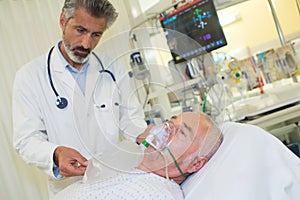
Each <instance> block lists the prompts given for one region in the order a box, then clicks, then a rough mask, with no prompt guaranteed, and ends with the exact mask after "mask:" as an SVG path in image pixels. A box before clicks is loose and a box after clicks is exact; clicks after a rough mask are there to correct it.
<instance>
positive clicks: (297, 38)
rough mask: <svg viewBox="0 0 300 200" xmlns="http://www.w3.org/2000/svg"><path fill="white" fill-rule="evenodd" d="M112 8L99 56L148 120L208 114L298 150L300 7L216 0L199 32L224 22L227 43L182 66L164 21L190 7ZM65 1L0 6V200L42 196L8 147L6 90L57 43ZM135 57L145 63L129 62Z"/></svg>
mask: <svg viewBox="0 0 300 200" xmlns="http://www.w3.org/2000/svg"><path fill="white" fill-rule="evenodd" d="M203 1H204V0H203ZM111 2H112V3H113V4H114V6H115V7H116V8H117V10H118V12H119V18H118V20H117V22H116V23H115V24H114V25H113V26H112V27H111V28H110V29H108V30H107V32H106V33H105V34H104V36H103V38H102V41H101V42H100V45H99V48H98V49H97V50H100V49H101V50H104V51H106V52H108V53H111V55H112V56H114V58H115V59H117V60H119V61H121V62H122V63H123V66H122V67H127V68H128V70H129V72H130V73H129V75H130V76H132V81H133V83H134V86H135V87H136V93H137V95H138V97H139V100H140V102H141V104H143V108H144V111H145V115H146V120H154V121H163V120H165V119H167V118H168V117H170V116H172V115H173V114H177V113H178V112H182V111H183V110H196V111H199V110H200V111H201V110H202V111H203V110H205V111H207V112H209V114H211V115H212V116H213V117H215V118H216V120H221V121H240V122H242V123H249V124H255V125H258V126H260V127H262V128H264V129H266V130H268V131H269V132H270V133H271V134H274V135H275V136H276V137H278V138H279V139H280V140H282V142H284V143H285V144H286V145H289V144H296V148H295V149H291V150H294V151H295V153H297V145H298V144H297V143H300V142H299V121H300V117H299V116H300V107H299V106H300V105H299V102H300V76H299V75H300V71H299V70H300V69H299V68H300V8H299V6H300V5H299V4H300V1H299V0H244V1H226V0H224V1H222V0H214V4H215V7H216V10H217V14H218V17H219V21H217V22H214V23H215V24H212V23H211V22H209V24H205V25H207V26H211V25H212V26H214V27H216V28H215V30H217V29H218V26H219V25H221V26H220V27H219V28H221V30H222V32H223V34H224V36H225V39H226V40H224V41H223V43H222V44H221V45H220V47H218V48H215V49H212V50H211V51H210V52H209V53H206V54H205V55H203V54H201V55H199V56H198V57H196V58H195V57H193V58H190V57H189V56H187V59H183V60H184V61H180V60H178V62H174V61H172V59H173V58H176V55H172V54H171V52H170V48H171V47H170V46H168V42H169V41H167V39H166V35H167V34H166V32H164V30H163V29H162V20H163V19H164V18H166V16H168V14H169V13H171V12H172V11H174V9H175V8H177V9H180V8H181V7H182V6H184V4H185V3H189V4H191V3H194V2H196V0H195V1H194V2H193V1H192V0H186V1H185V2H184V1H180V0H164V1H159V0H129V1H125V0H111ZM62 4H63V0H55V1H53V0H0V16H1V17H0V41H1V42H0V44H1V50H0V51H1V53H0V70H1V73H0V76H1V78H0V91H1V98H0V102H1V112H0V134H1V140H0V146H1V150H0V155H1V156H0V158H1V164H0V166H1V170H0V173H1V174H0V199H30V200H34V199H36V200H38V199H39V200H40V199H46V198H47V186H46V183H45V177H44V174H42V172H40V171H39V170H37V169H36V168H34V167H31V166H28V165H27V164H26V163H25V162H24V161H22V160H21V159H20V157H19V156H18V155H17V154H16V153H15V151H14V149H13V147H12V137H13V130H12V114H11V113H12V112H11V111H12V108H11V106H12V105H11V101H12V87H13V80H14V76H15V73H16V71H17V70H18V69H19V68H20V67H21V66H22V65H23V64H25V63H27V62H28V61H30V60H31V59H33V58H35V57H37V56H39V55H41V54H43V53H45V52H47V51H48V50H49V49H50V47H51V46H53V45H54V44H55V43H56V42H57V41H58V40H59V39H60V37H61V30H60V28H59V23H58V20H59V14H60V11H61V7H62ZM168 34H169V35H171V31H170V32H168ZM210 34H211V35H212V36H214V35H213V34H214V33H213V32H212V33H210ZM211 35H209V36H211ZM225 41H226V42H225ZM192 42H193V41H192ZM217 42H218V41H217ZM205 47H207V48H204V50H206V49H209V48H210V46H209V45H208V46H205ZM195 48H196V47H195ZM197 48H198V47H197ZM199 49H201V50H203V48H202V47H200V48H199ZM97 50H96V51H97ZM136 52H138V53H139V56H140V57H141V58H142V62H141V63H134V60H130V55H133V53H136ZM178 53H180V51H179V52H178ZM135 55H136V54H135ZM172 56H174V57H172ZM175 60H176V59H175ZM135 65H138V66H135ZM204 65H206V66H204ZM207 66H209V67H207ZM120 67H121V66H120ZM136 67H138V68H136Z"/></svg>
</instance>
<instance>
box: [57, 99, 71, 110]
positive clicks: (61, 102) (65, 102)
mask: <svg viewBox="0 0 300 200" xmlns="http://www.w3.org/2000/svg"><path fill="white" fill-rule="evenodd" d="M56 106H57V107H58V108H59V109H64V108H66V107H67V106H68V100H67V99H66V98H64V97H59V98H57V99H56Z"/></svg>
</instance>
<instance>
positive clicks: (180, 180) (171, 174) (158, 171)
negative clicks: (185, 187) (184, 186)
mask: <svg viewBox="0 0 300 200" xmlns="http://www.w3.org/2000/svg"><path fill="white" fill-rule="evenodd" d="M137 169H139V170H142V171H145V172H148V173H153V174H156V175H158V176H161V177H164V178H167V177H166V169H165V167H163V168H159V169H156V170H154V169H152V167H151V165H150V166H149V165H146V164H145V163H144V162H141V163H140V165H139V166H137ZM186 178H187V176H184V175H181V174H178V173H177V171H175V172H174V171H172V170H170V171H169V179H170V180H173V181H175V182H176V183H177V184H181V183H183V181H184V180H185V179H186Z"/></svg>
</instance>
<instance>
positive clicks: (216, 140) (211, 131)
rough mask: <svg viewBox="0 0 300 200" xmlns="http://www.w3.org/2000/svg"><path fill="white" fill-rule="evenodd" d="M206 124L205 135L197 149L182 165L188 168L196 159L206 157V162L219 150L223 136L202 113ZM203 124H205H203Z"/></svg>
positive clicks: (213, 123)
mask: <svg viewBox="0 0 300 200" xmlns="http://www.w3.org/2000/svg"><path fill="white" fill-rule="evenodd" d="M201 115H202V116H204V117H205V119H206V120H207V123H208V130H207V132H206V134H205V137H204V139H203V141H201V142H200V145H199V149H198V150H197V151H195V152H194V153H193V154H191V155H189V156H188V157H187V158H186V159H185V160H184V161H183V164H184V165H186V166H188V165H189V164H190V163H191V162H192V161H193V160H194V159H195V158H196V157H206V158H207V159H208V160H210V158H211V157H212V156H213V155H214V154H215V153H216V151H217V150H218V149H219V147H220V145H221V143H222V141H223V134H222V132H221V130H220V129H219V128H218V126H217V125H216V124H215V122H214V121H213V120H212V119H211V118H210V117H209V116H208V115H206V114H204V113H202V114H201ZM200 123H201V122H200ZM203 123H205V122H203Z"/></svg>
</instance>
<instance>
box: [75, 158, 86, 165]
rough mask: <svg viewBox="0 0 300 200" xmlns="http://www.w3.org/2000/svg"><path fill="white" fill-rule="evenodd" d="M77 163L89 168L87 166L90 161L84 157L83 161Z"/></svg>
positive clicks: (79, 160)
mask: <svg viewBox="0 0 300 200" xmlns="http://www.w3.org/2000/svg"><path fill="white" fill-rule="evenodd" d="M77 161H78V162H79V163H80V165H81V166H84V167H87V165H88V161H87V159H86V158H84V157H82V158H81V159H78V160H77Z"/></svg>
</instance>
